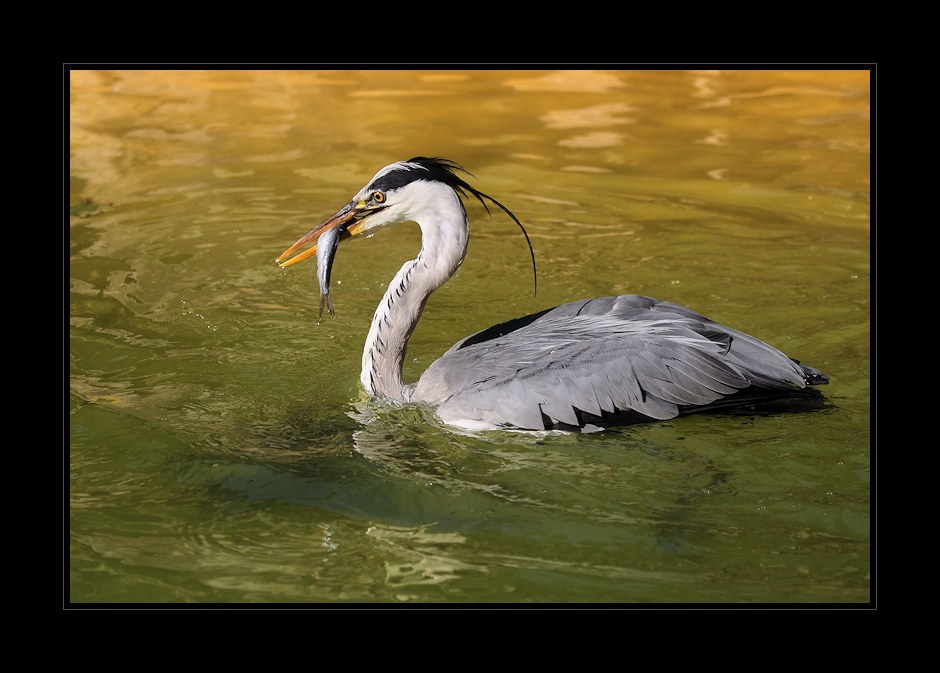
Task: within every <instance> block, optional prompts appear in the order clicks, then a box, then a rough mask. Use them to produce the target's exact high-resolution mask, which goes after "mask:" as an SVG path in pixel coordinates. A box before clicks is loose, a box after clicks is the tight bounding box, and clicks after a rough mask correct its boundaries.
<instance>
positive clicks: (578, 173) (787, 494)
mask: <svg viewBox="0 0 940 673" xmlns="http://www.w3.org/2000/svg"><path fill="white" fill-rule="evenodd" d="M69 97H70V119H69V122H70V178H71V179H70V187H71V190H70V192H71V193H70V206H72V213H71V214H70V215H69V225H70V226H69V246H70V250H69V276H70V277H69V382H70V390H69V503H68V504H69V510H68V511H69V599H70V601H72V602H75V603H87V602H110V601H113V602H237V601H242V602H288V601H289V602H295V601H297V602H343V601H348V602H357V601H361V602H370V601H378V602H392V603H405V604H408V603H415V602H417V603H448V602H450V603H460V602H504V601H512V602H536V603H538V602H571V603H619V602H692V603H703V602H755V603H757V602H852V603H858V602H861V603H867V602H869V601H870V599H871V595H870V504H869V501H870V462H871V437H870V427H871V415H870V414H871V391H870V328H871V326H870V298H871V288H870V230H869V212H870V205H869V190H870V172H871V171H870V152H869V144H870V122H869V108H870V91H869V81H868V75H867V73H853V72H849V73H829V72H812V73H790V72H784V73H778V72H745V73H735V72H729V73H721V72H718V73H694V72H693V73H689V72H665V73H663V72H640V73H630V72H603V73H553V72H483V71H480V72H424V73H422V72H393V71H392V72H365V73H360V72H328V73H307V72H287V73H285V72H271V73H267V72H248V73H242V72H225V73H215V72H187V73H166V72H91V73H86V72H79V73H73V74H72V77H71V87H70V91H69ZM419 154H424V155H429V156H444V157H448V158H451V159H453V160H455V161H458V162H459V163H461V164H463V165H464V166H465V167H466V168H467V169H468V170H470V171H471V172H472V173H473V174H474V175H475V179H471V182H472V184H474V186H476V187H478V188H479V189H480V190H482V191H484V192H486V193H487V194H490V195H492V196H493V197H495V198H496V199H498V200H499V201H500V202H502V203H503V204H505V205H506V206H507V207H509V208H511V209H512V210H513V212H514V213H515V214H516V215H517V216H518V217H519V218H520V220H522V222H523V223H524V224H525V226H526V228H527V229H528V232H529V235H530V237H531V238H532V242H533V246H534V248H535V253H536V257H537V260H538V265H539V292H538V294H537V295H535V296H533V293H532V278H531V267H530V263H529V260H528V250H527V248H526V247H525V244H524V240H523V239H522V237H521V235H520V233H519V231H518V229H517V228H516V226H515V225H514V224H513V223H512V222H511V221H510V220H509V219H508V218H506V217H505V216H503V215H501V214H499V212H498V211H495V212H494V214H493V217H492V218H490V217H489V216H488V215H487V214H486V212H485V211H484V210H483V208H482V206H480V205H479V204H478V203H476V202H473V203H468V204H467V205H468V212H469V214H470V218H471V230H472V234H471V242H470V250H469V254H468V257H467V260H466V262H465V263H464V265H463V266H462V267H461V269H460V271H459V272H458V273H457V275H456V276H455V277H454V279H452V280H451V282H450V283H449V284H447V285H445V286H444V288H442V289H441V290H440V291H438V292H437V293H435V294H434V296H433V297H432V298H431V300H430V301H429V303H428V307H427V309H426V311H425V314H424V318H423V319H422V321H421V323H420V324H419V326H418V328H417V330H416V331H415V334H414V336H413V338H412V340H411V342H410V344H409V353H408V356H407V359H406V363H407V366H406V371H405V374H406V378H408V379H410V380H416V379H417V377H418V376H419V375H420V373H421V372H422V371H423V370H424V368H426V367H427V366H428V365H429V364H430V363H431V362H432V361H433V360H434V359H435V358H436V357H438V356H439V355H440V354H441V353H443V352H444V350H446V349H447V348H448V347H449V346H450V345H451V344H452V343H454V342H455V341H456V340H458V339H459V338H461V337H463V336H466V335H467V334H470V333H472V332H474V331H476V330H479V329H482V328H484V327H487V326H489V325H491V324H494V323H497V322H501V321H504V320H507V319H510V318H513V317H518V316H520V315H524V314H526V313H530V312H533V311H538V310H542V309H544V308H548V307H550V306H554V305H557V304H559V303H563V302H566V301H571V300H575V299H581V298H585V297H591V296H600V295H612V294H619V293H626V292H632V293H638V294H647V295H650V296H654V297H657V298H661V299H667V300H670V301H676V302H679V303H682V304H685V305H687V306H690V307H692V308H694V309H696V310H698V311H701V312H703V313H705V314H706V315H708V316H709V317H711V318H713V319H715V320H718V321H720V322H723V323H725V324H727V325H730V326H732V327H735V328H737V329H741V330H744V331H747V332H749V333H751V334H753V335H755V336H757V337H759V338H762V339H764V340H765V341H767V342H768V343H770V344H772V345H774V346H776V347H778V348H780V349H782V350H784V351H785V352H787V353H788V354H790V355H791V356H793V357H796V358H798V359H800V360H802V361H804V362H807V363H809V364H811V365H813V366H815V367H817V368H819V369H821V370H822V371H824V372H825V373H827V374H828V375H829V376H830V377H831V378H832V383H831V385H830V386H828V387H827V388H826V389H825V391H824V392H825V394H826V396H827V398H828V400H829V405H828V408H826V409H825V410H822V411H817V412H813V413H799V414H793V413H782V412H780V410H779V409H770V410H764V411H760V412H758V411H756V410H745V412H744V413H739V414H732V415H720V416H708V417H700V418H695V417H690V418H685V419H680V420H675V421H669V422H662V423H651V424H647V425H641V426H634V427H630V428H625V429H619V430H614V431H608V432H604V433H601V434H597V435H587V436H577V435H564V434H556V435H534V434H519V433H484V434H481V435H468V434H462V433H455V432H453V431H451V430H449V429H447V428H444V427H442V426H441V425H440V424H439V423H437V422H436V421H435V419H434V418H433V417H432V416H429V415H428V414H427V412H426V411H424V410H421V409H413V408H395V407H377V406H374V405H371V404H370V403H369V401H368V400H367V399H365V398H364V397H362V395H361V392H360V389H359V383H358V374H359V362H360V357H361V348H362V342H363V339H364V336H365V333H366V331H367V328H368V325H369V321H370V320H371V315H372V311H373V310H374V308H375V305H376V304H377V302H378V300H379V298H380V297H381V295H382V293H383V292H384V288H385V284H386V283H387V282H388V280H389V279H390V278H391V277H392V276H393V275H394V273H395V271H397V269H398V268H399V267H400V265H401V264H402V262H404V261H405V260H406V259H409V258H410V257H413V256H414V255H415V254H416V253H417V250H418V248H419V247H420V231H419V230H418V228H417V226H415V225H404V226H402V227H399V228H396V229H392V230H387V231H382V232H380V233H379V234H378V235H376V236H375V237H374V238H371V239H362V240H358V239H356V240H353V241H350V242H348V243H344V244H343V246H341V248H340V249H339V252H338V255H337V259H336V264H335V266H334V268H333V292H332V294H333V302H334V305H335V306H336V310H337V317H336V318H335V319H333V320H329V319H327V320H324V321H323V322H322V324H320V325H319V326H318V325H317V324H316V322H317V320H316V317H317V309H318V289H317V283H316V266H315V263H314V262H313V261H310V262H307V263H304V264H300V265H296V266H294V267H291V268H290V269H287V270H282V269H280V268H278V267H277V266H276V265H275V264H274V263H273V260H274V258H275V257H277V255H278V254H280V253H281V252H283V250H285V249H286V248H287V247H288V246H289V245H290V244H291V243H293V241H294V240H296V239H297V238H298V237H299V236H300V235H301V234H303V233H305V232H306V231H307V230H308V229H309V228H310V226H312V225H313V224H315V223H316V222H318V221H319V220H321V219H322V218H323V217H325V216H327V215H329V214H330V213H332V212H333V211H334V210H335V209H336V208H338V207H339V206H341V205H342V204H344V203H346V201H348V200H349V198H350V197H351V196H352V195H353V194H354V193H355V192H356V191H358V189H359V188H360V187H361V186H362V185H363V184H364V183H365V182H366V181H367V180H368V179H369V178H370V177H371V176H372V175H373V174H374V173H375V172H376V171H377V170H378V169H379V168H381V167H382V166H384V165H385V164H387V163H389V162H391V161H395V160H400V159H406V158H409V157H411V156H414V155H419ZM87 200H90V203H89V202H87Z"/></svg>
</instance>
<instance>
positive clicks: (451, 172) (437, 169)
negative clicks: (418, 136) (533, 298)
mask: <svg viewBox="0 0 940 673" xmlns="http://www.w3.org/2000/svg"><path fill="white" fill-rule="evenodd" d="M406 163H409V164H417V165H419V166H421V168H422V169H424V170H425V171H427V172H428V173H429V174H430V176H431V178H432V179H433V180H437V181H438V182H443V183H444V184H445V185H448V186H449V187H452V188H453V190H454V191H455V192H457V193H458V194H460V196H462V197H463V198H467V194H466V192H470V193H471V194H473V195H474V196H475V197H477V200H479V202H480V203H482V204H483V207H484V208H486V212H487V213H489V214H490V216H491V217H492V213H490V208H489V206H487V205H486V201H484V200H483V199H489V200H490V201H491V202H493V203H494V204H496V205H497V206H499V207H500V209H502V211H503V212H504V213H506V214H507V215H509V217H511V218H512V221H513V222H515V223H516V224H517V225H519V228H520V229H521V230H522V235H523V236H525V242H526V243H527V244H528V245H529V255H531V257H532V280H533V283H534V286H535V292H536V293H538V287H539V281H538V275H537V273H536V270H535V252H534V251H533V250H532V241H530V240H529V234H528V232H526V230H525V227H523V226H522V222H520V221H519V218H517V217H516V216H515V215H513V214H512V211H511V210H509V208H507V207H506V206H504V205H503V204H501V203H500V202H499V201H497V200H496V199H494V198H493V197H492V196H490V195H489V194H484V193H483V192H481V191H480V190H478V189H474V188H473V187H471V186H470V185H468V184H467V182H466V181H465V180H462V179H461V178H460V177H459V176H458V175H457V173H456V171H460V172H462V173H466V174H467V175H469V176H471V177H476V176H475V175H473V173H471V172H470V171H468V170H466V169H465V168H464V167H463V166H461V165H460V164H458V163H455V162H453V161H451V160H449V159H440V158H430V157H414V158H413V159H409V160H408V161H407V162H406Z"/></svg>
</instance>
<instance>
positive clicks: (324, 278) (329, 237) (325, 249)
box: [317, 227, 346, 325]
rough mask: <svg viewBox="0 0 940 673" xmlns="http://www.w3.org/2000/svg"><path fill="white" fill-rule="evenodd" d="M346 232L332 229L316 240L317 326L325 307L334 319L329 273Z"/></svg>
mask: <svg viewBox="0 0 940 673" xmlns="http://www.w3.org/2000/svg"><path fill="white" fill-rule="evenodd" d="M345 233H346V231H345V230H344V229H342V228H340V227H333V228H332V229H327V230H326V231H324V232H323V234H322V235H321V236H320V238H319V239H317V281H319V283H320V315H319V316H317V324H318V325H319V324H320V319H321V318H323V307H324V306H326V308H327V310H328V311H329V312H330V317H331V318H335V317H336V312H335V311H334V310H333V301H332V300H331V299H330V271H331V270H332V269H333V258H334V257H335V256H336V249H337V248H338V247H339V242H340V241H341V240H342V238H343V234H345Z"/></svg>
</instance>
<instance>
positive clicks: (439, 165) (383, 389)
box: [277, 157, 829, 431]
mask: <svg viewBox="0 0 940 673" xmlns="http://www.w3.org/2000/svg"><path fill="white" fill-rule="evenodd" d="M458 170H459V171H462V172H464V173H466V171H464V169H463V168H461V167H460V166H459V165H457V164H455V163H454V162H451V161H449V160H446V159H431V158H427V157H415V158H413V159H409V160H408V161H402V162H397V163H394V164H391V165H389V166H386V167H385V168H383V169H382V170H380V171H379V172H378V173H376V175H375V177H373V178H372V179H371V180H370V181H369V183H368V184H367V185H366V186H365V187H363V188H362V189H361V190H360V191H359V193H358V194H356V195H355V196H354V197H353V199H352V200H351V201H350V202H349V203H347V204H346V205H345V206H343V207H342V208H340V209H339V210H338V211H337V212H336V213H335V214H334V215H332V216H330V217H329V218H327V219H326V220H324V221H323V222H321V223H320V224H319V225H317V226H316V227H314V228H313V229H312V230H311V231H310V232H308V233H307V234H306V235H305V236H303V237H302V238H300V240H298V241H297V242H296V243H295V244H294V245H292V246H291V247H290V248H289V249H288V250H286V251H285V252H284V254H282V255H281V256H280V257H279V258H278V260H277V261H278V263H279V264H280V265H281V266H282V267H286V266H289V265H291V264H293V263H295V262H298V261H300V260H301V259H305V258H307V257H309V256H311V255H313V254H315V253H316V247H313V248H310V249H309V250H306V251H304V252H301V253H299V254H298V255H296V256H295V257H292V258H290V259H287V257H288V255H290V254H292V253H294V252H295V251H297V250H298V249H299V248H301V247H303V246H304V245H306V244H307V243H310V242H312V241H315V240H317V239H318V238H319V237H320V236H321V235H322V234H323V233H324V232H327V231H330V230H332V229H334V228H335V229H337V230H338V231H340V232H341V236H340V239H341V240H346V239H348V238H350V237H352V236H356V235H361V234H365V233H372V232H375V231H376V230H378V229H379V228H381V227H388V226H393V225H396V224H400V223H402V222H409V221H413V222H417V223H418V225H419V226H420V227H421V237H422V243H421V251H420V252H419V253H418V256H417V257H416V258H415V259H413V260H410V261H408V262H405V264H404V265H403V266H402V267H401V269H400V270H399V271H398V273H397V274H396V275H395V277H394V279H393V280H392V281H391V282H390V283H389V285H388V289H387V291H386V292H385V296H384V297H383V298H382V301H381V303H380V304H379V306H378V308H377V309H376V311H375V315H374V317H373V318H372V325H371V327H370V328H369V333H368V336H367V337H366V342H365V348H364V349H363V354H362V373H361V376H360V380H361V382H362V385H363V387H364V388H365V390H366V391H367V392H368V393H370V394H371V395H373V396H377V397H381V398H387V399H389V400H395V401H399V402H416V403H426V404H430V405H434V406H435V407H436V413H437V416H438V417H439V418H440V419H441V420H442V421H443V422H444V423H446V424H449V425H453V426H456V427H460V428H465V429H468V430H490V429H518V430H546V429H564V430H575V431H577V430H581V431H592V430H597V429H600V428H603V427H605V426H608V425H613V424H620V423H625V422H636V421H643V420H647V421H648V420H657V419H670V418H675V417H676V416H679V415H683V414H688V413H693V412H697V411H703V410H710V409H715V408H723V407H726V406H731V405H735V404H744V403H751V402H754V401H759V400H761V399H766V398H772V397H781V396H789V395H800V394H804V393H806V392H808V389H807V386H814V385H820V384H826V383H828V381H829V379H828V377H827V376H826V375H824V374H822V373H821V372H819V371H817V370H816V369H813V368H812V367H808V366H806V365H803V364H800V363H799V362H798V361H796V360H794V359H791V358H789V357H787V356H786V355H784V354H783V353H781V352H780V351H778V350H777V349H775V348H773V347H771V346H769V345H767V344H765V343H763V342H762V341H759V340H757V339H755V338H754V337H751V336H748V335H747V334H744V333H742V332H738V331H737V330H734V329H731V328H728V327H724V326H722V325H719V324H718V323H715V322H713V321H711V320H709V319H708V318H706V317H705V316H703V315H700V314H698V313H696V312H695V311H692V310H691V309H688V308H685V307H683V306H679V305H677V304H673V303H670V302H666V301H659V300H656V299H651V298H649V297H642V296H637V295H621V296H618V297H600V298H596V299H586V300H581V301H576V302H572V303H569V304H563V305H561V306H558V307H555V308H553V309H548V310H545V311H542V312H540V313H536V314H534V315H529V316H526V317H523V318H518V319H516V320H510V321H509V322H505V323H502V324H500V325H495V326H493V327H490V328H489V329H486V330H483V331H482V332H478V333H476V334H473V335H471V336H469V337H467V338H465V339H463V340H461V341H459V342H458V343H457V344H455V345H454V346H453V347H452V348H451V349H450V350H448V351H447V352H446V353H444V355H443V356H441V358H440V359H438V360H436V361H435V362H433V363H432V364H431V365H430V367H428V369H427V370H426V371H425V372H424V374H423V375H422V376H421V378H420V380H419V381H418V383H417V384H416V385H413V386H408V385H405V384H404V382H403V381H402V362H403V359H404V356H405V351H406V348H407V346H408V339H409V338H410V337H411V334H412V332H413V331H414V328H415V325H417V323H418V319H419V318H420V317H421V313H422V311H423V310H424V307H425V304H426V303H427V300H428V297H429V296H430V295H431V293H432V292H434V291H435V290H436V289H438V288H439V287H441V286H442V285H443V284H444V283H446V282H447V281H448V280H449V279H450V277H451V276H452V275H453V274H454V272H455V271H456V270H457V268H458V267H459V266H460V264H461V263H462V262H463V260H464V256H465V255H466V252H467V239H468V238H469V235H470V225H469V220H468V218H467V212H466V210H465V209H464V205H463V201H462V200H461V199H462V197H463V198H466V193H467V192H469V193H470V194H472V195H473V196H475V197H476V198H477V199H479V200H480V202H481V203H483V204H484V206H486V202H485V201H484V200H483V199H484V198H486V199H488V200H489V201H491V202H492V203H493V204H495V205H497V206H499V207H500V208H501V209H502V210H504V211H505V212H506V213H507V214H508V215H509V216H510V217H511V218H512V219H513V220H514V221H515V222H516V224H518V225H519V226H520V227H522V224H521V223H520V222H519V220H518V219H517V218H516V217H515V215H513V214H512V213H511V212H510V211H509V210H508V209H507V208H506V207H505V206H503V205H502V204H501V203H499V202H498V201H496V200H495V199H493V198H492V197H490V196H488V195H486V194H483V193H482V192H480V191H478V190H476V189H474V188H473V187H471V186H470V185H469V184H467V182H465V181H464V180H463V179H461V178H460V177H459V176H458V175H457V171H458ZM523 232H525V229H524V228H523ZM335 236H336V234H335V233H334V234H332V235H331V243H330V246H329V251H328V252H327V254H328V255H330V259H332V255H333V253H334V251H335V245H337V244H338V243H335V240H336V239H335ZM526 239H527V240H528V236H526ZM530 250H531V244H530ZM534 261H535V259H534V256H533V264H534Z"/></svg>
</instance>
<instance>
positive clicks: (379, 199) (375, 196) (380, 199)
mask: <svg viewBox="0 0 940 673" xmlns="http://www.w3.org/2000/svg"><path fill="white" fill-rule="evenodd" d="M372 200H373V201H375V202H376V203H384V202H385V194H383V193H382V192H372Z"/></svg>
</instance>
